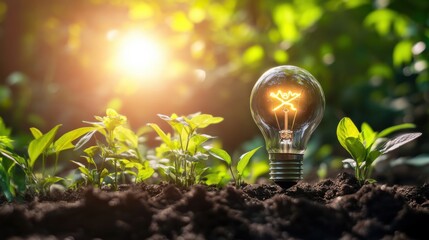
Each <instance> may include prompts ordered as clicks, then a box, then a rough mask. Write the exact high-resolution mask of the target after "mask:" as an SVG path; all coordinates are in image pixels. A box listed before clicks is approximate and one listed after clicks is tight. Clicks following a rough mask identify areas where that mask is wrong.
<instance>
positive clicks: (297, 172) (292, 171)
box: [269, 153, 304, 186]
mask: <svg viewBox="0 0 429 240" xmlns="http://www.w3.org/2000/svg"><path fill="white" fill-rule="evenodd" d="M269 159H270V179H271V180H273V181H274V182H275V183H277V184H278V185H280V186H282V185H288V186H289V185H290V186H292V185H294V184H295V183H296V182H298V181H299V180H302V175H303V169H302V164H303V159H304V155H303V154H294V153H270V154H269Z"/></svg>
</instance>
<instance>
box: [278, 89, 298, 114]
mask: <svg viewBox="0 0 429 240" xmlns="http://www.w3.org/2000/svg"><path fill="white" fill-rule="evenodd" d="M299 96H301V93H294V92H291V91H288V92H287V93H284V92H282V91H281V90H278V91H277V93H273V92H271V93H270V97H272V98H275V99H277V100H279V101H280V104H279V105H278V106H276V107H275V108H273V111H277V110H278V109H280V108H281V107H283V106H284V107H285V108H287V109H289V110H293V111H297V109H296V108H295V106H294V105H293V104H292V103H291V102H292V101H293V100H295V99H296V98H298V97H299Z"/></svg>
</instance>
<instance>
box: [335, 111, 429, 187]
mask: <svg viewBox="0 0 429 240" xmlns="http://www.w3.org/2000/svg"><path fill="white" fill-rule="evenodd" d="M414 127H415V125H414V124H410V123H405V124H400V125H396V126H392V127H389V128H386V129H384V130H383V131H381V132H375V131H373V130H372V128H371V126H369V124H368V123H363V124H362V126H361V131H360V132H359V130H358V129H357V127H356V125H355V124H354V123H353V121H352V120H351V119H350V118H347V117H345V118H343V119H341V121H340V122H339V124H338V127H337V137H338V141H339V142H340V144H341V146H343V147H344V148H345V149H346V150H347V151H348V152H349V153H350V155H351V156H352V159H345V160H343V163H345V164H349V165H350V166H351V167H352V168H354V170H355V175H356V178H357V179H358V180H359V182H360V183H361V184H363V183H365V182H369V183H371V182H375V180H374V179H370V176H371V173H372V170H373V167H374V165H375V163H376V159H377V158H378V157H380V156H381V155H382V154H386V153H388V152H390V151H393V150H395V149H397V148H398V147H400V146H402V145H404V144H406V143H408V142H410V141H412V140H414V139H416V138H418V137H419V136H420V135H421V133H404V134H400V135H398V136H396V137H393V138H386V136H388V135H390V134H391V133H393V132H396V131H399V130H403V129H409V128H414Z"/></svg>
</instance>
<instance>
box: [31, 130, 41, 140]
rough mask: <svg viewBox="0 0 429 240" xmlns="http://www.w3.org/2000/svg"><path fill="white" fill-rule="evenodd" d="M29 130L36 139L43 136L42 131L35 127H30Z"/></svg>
mask: <svg viewBox="0 0 429 240" xmlns="http://www.w3.org/2000/svg"><path fill="white" fill-rule="evenodd" d="M30 132H31V134H32V135H33V137H34V139H38V138H39V137H41V136H43V133H42V132H41V131H40V130H39V129H37V128H35V127H32V128H30Z"/></svg>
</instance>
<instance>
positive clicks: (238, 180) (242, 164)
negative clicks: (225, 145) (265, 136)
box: [209, 147, 261, 187]
mask: <svg viewBox="0 0 429 240" xmlns="http://www.w3.org/2000/svg"><path fill="white" fill-rule="evenodd" d="M259 148H261V147H257V148H254V149H252V150H250V151H248V152H246V153H244V154H243V155H241V156H240V158H239V160H238V162H237V165H236V166H235V167H234V169H235V170H236V173H235V174H234V171H233V166H232V158H231V155H229V154H228V152H226V151H225V150H223V149H220V148H210V149H209V153H210V154H211V155H212V156H213V157H215V158H218V159H220V160H222V161H224V162H225V163H226V165H227V168H228V169H229V171H230V173H231V177H232V179H233V181H234V183H235V186H237V187H239V186H241V185H242V184H243V173H244V170H245V168H246V167H247V165H248V164H249V161H250V159H251V158H252V157H253V155H254V154H255V153H256V151H258V150H259Z"/></svg>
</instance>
